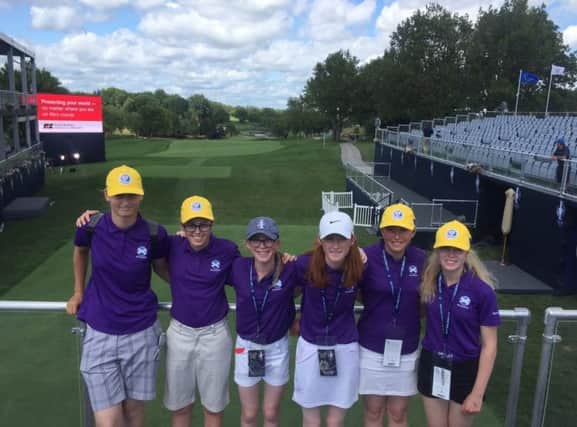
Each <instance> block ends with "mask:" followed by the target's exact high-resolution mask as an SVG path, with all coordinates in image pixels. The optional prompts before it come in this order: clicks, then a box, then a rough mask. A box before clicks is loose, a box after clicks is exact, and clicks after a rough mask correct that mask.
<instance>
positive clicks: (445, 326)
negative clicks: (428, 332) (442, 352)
mask: <svg viewBox="0 0 577 427" xmlns="http://www.w3.org/2000/svg"><path fill="white" fill-rule="evenodd" d="M460 284H461V279H459V281H458V282H457V284H456V285H454V288H453V295H452V296H451V300H450V301H449V307H448V310H447V318H446V319H445V316H444V307H443V289H442V287H441V273H439V276H438V278H437V297H438V298H439V313H440V315H441V330H442V332H443V336H444V337H445V343H446V342H447V340H448V338H449V328H450V326H451V308H452V307H453V301H454V300H455V297H456V296H457V292H459V285H460Z"/></svg>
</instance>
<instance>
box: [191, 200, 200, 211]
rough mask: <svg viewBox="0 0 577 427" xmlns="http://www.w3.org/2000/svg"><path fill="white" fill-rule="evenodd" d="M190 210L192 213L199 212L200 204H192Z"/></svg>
mask: <svg viewBox="0 0 577 427" xmlns="http://www.w3.org/2000/svg"><path fill="white" fill-rule="evenodd" d="M191 208H192V210H193V211H199V210H201V209H202V205H201V204H200V202H194V203H193V204H192V206H191Z"/></svg>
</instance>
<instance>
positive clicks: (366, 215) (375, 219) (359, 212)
mask: <svg viewBox="0 0 577 427" xmlns="http://www.w3.org/2000/svg"><path fill="white" fill-rule="evenodd" d="M381 212H382V208H380V207H378V206H363V205H358V204H356V203H355V207H354V208H353V224H354V225H355V226H357V227H369V228H375V229H376V228H378V224H379V219H380V216H381Z"/></svg>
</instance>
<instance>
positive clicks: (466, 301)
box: [457, 295, 471, 310]
mask: <svg viewBox="0 0 577 427" xmlns="http://www.w3.org/2000/svg"><path fill="white" fill-rule="evenodd" d="M470 305H471V298H469V297H468V296H467V295H463V296H461V297H460V298H459V302H458V303H457V307H460V308H464V309H465V310H468V309H469V306H470Z"/></svg>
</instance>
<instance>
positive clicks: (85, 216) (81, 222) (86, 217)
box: [75, 209, 100, 228]
mask: <svg viewBox="0 0 577 427" xmlns="http://www.w3.org/2000/svg"><path fill="white" fill-rule="evenodd" d="M97 213H100V211H96V210H90V209H88V210H85V211H84V212H82V214H81V215H80V216H79V217H78V218H76V223H75V224H76V227H78V228H80V227H82V226H85V225H86V224H88V222H89V221H90V217H91V216H92V215H96V214H97Z"/></svg>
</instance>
